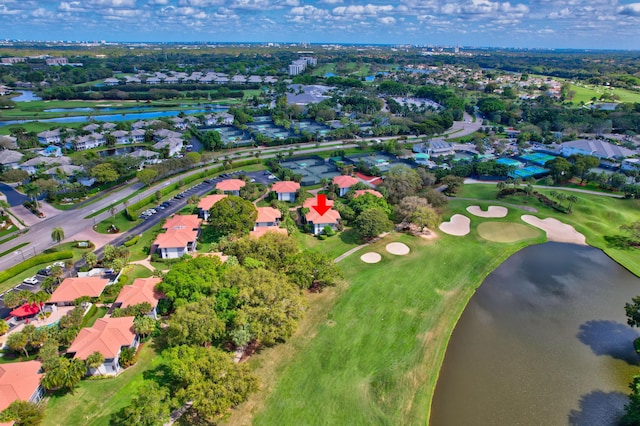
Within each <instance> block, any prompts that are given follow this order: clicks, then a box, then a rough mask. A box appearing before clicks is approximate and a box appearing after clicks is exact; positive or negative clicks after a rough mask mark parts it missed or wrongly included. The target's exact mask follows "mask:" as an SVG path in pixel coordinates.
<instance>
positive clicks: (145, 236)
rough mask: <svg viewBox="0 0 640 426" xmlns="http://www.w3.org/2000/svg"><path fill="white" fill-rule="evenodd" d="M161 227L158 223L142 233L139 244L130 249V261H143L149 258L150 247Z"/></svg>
mask: <svg viewBox="0 0 640 426" xmlns="http://www.w3.org/2000/svg"><path fill="white" fill-rule="evenodd" d="M160 227H161V225H160V224H159V223H158V224H157V225H155V226H152V227H151V228H150V229H148V230H147V231H145V232H143V233H142V236H141V237H140V239H139V240H138V242H137V243H135V244H134V245H132V246H131V247H129V253H130V256H129V259H130V260H142V259H146V258H147V256H149V247H151V243H153V241H154V240H155V239H156V234H157V233H158V232H159V231H160Z"/></svg>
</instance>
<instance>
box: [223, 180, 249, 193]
mask: <svg viewBox="0 0 640 426" xmlns="http://www.w3.org/2000/svg"><path fill="white" fill-rule="evenodd" d="M246 184H247V183H246V182H245V181H243V180H242V179H225V180H223V181H220V182H218V183H217V184H216V189H219V190H220V191H240V188H242V187H243V186H245V185H246Z"/></svg>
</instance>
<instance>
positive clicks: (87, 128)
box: [82, 123, 100, 133]
mask: <svg viewBox="0 0 640 426" xmlns="http://www.w3.org/2000/svg"><path fill="white" fill-rule="evenodd" d="M99 128H100V125H99V124H96V123H91V124H87V125H86V126H83V127H82V130H84V131H85V132H91V133H93V132H95V131H97V130H98V129H99Z"/></svg>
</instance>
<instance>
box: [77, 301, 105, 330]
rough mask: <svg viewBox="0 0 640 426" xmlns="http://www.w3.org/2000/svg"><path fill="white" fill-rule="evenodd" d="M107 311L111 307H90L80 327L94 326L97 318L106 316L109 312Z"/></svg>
mask: <svg viewBox="0 0 640 426" xmlns="http://www.w3.org/2000/svg"><path fill="white" fill-rule="evenodd" d="M94 306H95V305H94ZM107 312H109V309H107V308H105V307H99V308H98V307H95V309H94V308H93V307H91V308H90V309H89V312H88V315H86V316H85V317H84V318H82V325H81V326H80V327H81V328H85V327H93V324H95V322H96V320H97V319H99V318H102V317H104V316H105V315H106V314H107Z"/></svg>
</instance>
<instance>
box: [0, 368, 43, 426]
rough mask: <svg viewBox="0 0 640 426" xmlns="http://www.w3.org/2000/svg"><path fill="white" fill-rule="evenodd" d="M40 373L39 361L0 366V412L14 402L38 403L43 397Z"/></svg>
mask: <svg viewBox="0 0 640 426" xmlns="http://www.w3.org/2000/svg"><path fill="white" fill-rule="evenodd" d="M41 371H42V363H41V362H40V361H25V362H12V363H7V364H0V412H2V411H3V410H4V409H5V408H7V407H8V406H9V405H11V403H12V402H14V401H28V402H33V403H36V404H37V403H38V402H40V401H41V400H42V398H43V397H44V389H42V387H41V386H40V379H41V378H42V376H43V374H42V373H41ZM2 424H13V423H2Z"/></svg>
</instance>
